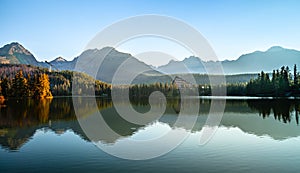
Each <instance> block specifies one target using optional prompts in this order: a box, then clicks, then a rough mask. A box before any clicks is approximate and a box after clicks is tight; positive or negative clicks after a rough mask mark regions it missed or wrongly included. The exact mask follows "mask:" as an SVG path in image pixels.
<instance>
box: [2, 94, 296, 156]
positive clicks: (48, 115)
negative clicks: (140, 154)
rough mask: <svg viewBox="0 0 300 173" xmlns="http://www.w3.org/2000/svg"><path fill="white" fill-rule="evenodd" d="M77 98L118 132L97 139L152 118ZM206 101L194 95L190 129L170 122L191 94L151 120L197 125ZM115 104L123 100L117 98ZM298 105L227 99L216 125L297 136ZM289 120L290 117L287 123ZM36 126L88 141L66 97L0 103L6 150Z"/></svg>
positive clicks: (142, 107)
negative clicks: (133, 118) (134, 118)
mask: <svg viewBox="0 0 300 173" xmlns="http://www.w3.org/2000/svg"><path fill="white" fill-rule="evenodd" d="M77 99H78V103H79V104H78V105H77V106H79V114H80V115H79V117H80V118H89V117H91V116H92V115H93V113H94V112H96V111H98V110H100V111H101V114H102V115H103V118H104V120H105V121H106V123H107V124H108V125H109V126H110V128H111V129H113V130H114V131H115V132H116V133H117V134H119V136H104V137H101V138H99V139H98V140H99V141H101V142H102V143H107V144H113V143H115V142H116V141H118V140H119V139H120V137H122V138H125V137H130V136H132V135H134V134H136V133H138V132H139V131H140V130H143V129H145V128H146V127H147V126H151V125H152V124H153V123H154V122H149V124H147V125H146V126H142V125H136V124H133V123H130V122H127V121H126V120H124V119H123V118H122V117H120V116H119V115H118V113H117V112H116V110H115V109H114V107H113V103H112V102H111V100H109V99H103V98H97V99H96V103H97V106H98V109H91V105H92V104H93V102H94V98H80V97H79V98H77ZM131 103H132V105H133V108H134V109H136V111H138V112H147V111H148V110H149V109H150V107H149V105H148V102H147V100H143V101H141V100H131ZM210 103H211V100H209V99H201V100H200V110H199V116H198V120H197V122H196V125H195V126H194V128H193V129H188V127H189V126H188V125H186V126H185V125H184V124H181V126H180V127H175V126H174V123H175V121H176V120H177V117H178V112H179V111H180V109H189V108H190V107H191V106H193V104H194V102H193V100H192V99H191V100H190V101H187V103H185V106H184V107H182V108H181V106H180V105H181V102H180V100H178V99H170V100H168V105H167V108H166V111H165V114H164V115H163V116H162V117H160V118H159V119H157V120H156V122H159V123H163V124H167V125H168V126H169V127H171V128H173V129H175V128H185V129H186V130H190V131H191V132H198V131H201V129H202V128H203V125H204V123H205V121H206V118H207V115H208V112H209V108H210ZM118 104H124V106H127V105H128V103H126V102H122V101H120V103H118ZM299 110H300V102H299V101H298V100H227V103H226V109H225V115H224V117H223V120H222V122H221V125H220V126H225V127H238V128H240V129H241V130H243V131H244V132H245V133H251V134H255V135H257V136H260V135H268V136H271V137H272V138H273V139H276V140H282V139H287V138H290V137H296V136H300V131H299V129H298V126H295V124H297V125H298V124H299V116H298V115H299ZM272 115H273V117H272ZM188 116H189V115H187V118H188ZM260 117H263V118H260ZM273 120H275V121H273ZM293 121H295V122H296V123H295V124H293V123H292V122H293ZM277 122H278V123H277ZM39 129H49V130H52V131H54V132H55V133H56V134H58V135H59V134H62V133H64V132H66V131H67V130H71V131H73V132H74V133H75V134H77V135H79V136H80V137H81V138H82V139H84V140H86V141H89V139H88V138H87V136H86V135H85V133H84V132H83V131H82V129H81V127H80V125H79V123H78V122H77V117H76V115H75V112H74V109H73V104H72V98H54V99H50V100H47V99H46V100H40V101H37V100H31V99H29V100H21V101H20V100H19V101H18V100H13V99H11V100H8V101H6V102H5V103H4V105H2V106H1V107H0V145H1V146H2V148H5V149H7V150H9V151H17V150H19V149H20V148H21V147H22V146H23V145H24V144H25V143H26V142H27V141H28V140H30V139H31V137H32V136H33V135H34V134H35V132H36V131H37V130H39Z"/></svg>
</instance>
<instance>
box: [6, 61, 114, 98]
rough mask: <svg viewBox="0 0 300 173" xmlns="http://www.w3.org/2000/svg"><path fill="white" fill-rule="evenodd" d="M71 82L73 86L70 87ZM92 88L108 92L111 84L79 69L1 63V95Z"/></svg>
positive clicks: (50, 93) (97, 92)
mask: <svg viewBox="0 0 300 173" xmlns="http://www.w3.org/2000/svg"><path fill="white" fill-rule="evenodd" d="M74 82H76V86H75V87H74V88H72V86H73V83H74ZM72 89H73V90H72ZM91 92H95V95H97V96H110V92H111V85H110V84H108V83H105V82H102V81H99V80H94V79H93V78H92V77H91V76H89V75H87V74H85V73H81V72H73V71H53V72H49V71H48V69H46V68H40V67H34V66H30V65H1V66H0V95H1V96H2V97H4V98H8V97H14V98H25V97H34V98H47V97H52V96H70V95H72V93H74V94H77V95H84V94H85V93H91Z"/></svg>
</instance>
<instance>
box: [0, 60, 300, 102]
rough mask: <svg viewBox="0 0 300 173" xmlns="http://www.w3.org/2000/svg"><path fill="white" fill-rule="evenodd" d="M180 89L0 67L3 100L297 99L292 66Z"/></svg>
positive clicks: (299, 91) (297, 79)
mask: <svg viewBox="0 0 300 173" xmlns="http://www.w3.org/2000/svg"><path fill="white" fill-rule="evenodd" d="M72 86H74V87H72ZM183 88H184V89H183ZM183 88H182V86H181V87H180V89H179V87H178V85H177V84H176V82H174V81H171V82H165V83H163V82H156V83H152V84H135V85H126V86H120V85H115V86H114V87H112V85H111V84H108V83H105V82H103V81H100V80H95V79H94V78H92V77H91V76H89V75H87V74H85V73H81V72H73V71H53V72H49V71H48V70H47V69H45V68H39V67H33V66H30V65H1V66H0V94H1V95H2V96H4V97H5V98H7V97H17V98H24V97H34V98H46V97H51V96H69V95H72V93H73V94H74V95H85V94H87V95H88V94H91V93H92V92H94V94H95V95H96V96H107V97H110V96H111V90H112V89H114V90H115V91H114V92H115V93H116V94H117V95H120V96H122V95H123V94H124V93H126V92H124V91H125V90H129V96H130V97H131V98H147V97H149V96H150V94H151V93H152V92H154V91H160V92H162V93H163V94H164V95H165V96H166V97H179V96H180V92H185V95H193V94H195V93H198V94H199V95H200V96H210V95H211V92H212V90H213V89H215V90H218V89H219V88H222V89H224V88H226V91H227V95H228V96H271V97H287V96H299V95H300V75H299V72H298V71H297V66H296V65H294V69H293V71H292V72H291V70H290V69H289V67H288V66H283V67H281V68H280V69H277V70H273V72H272V73H265V72H264V71H262V72H261V73H259V74H258V76H257V78H255V79H251V80H250V81H249V82H239V83H227V84H222V85H218V86H210V85H208V84H197V85H191V84H188V83H187V84H186V85H185V86H184V87H183ZM195 89H196V91H197V92H195Z"/></svg>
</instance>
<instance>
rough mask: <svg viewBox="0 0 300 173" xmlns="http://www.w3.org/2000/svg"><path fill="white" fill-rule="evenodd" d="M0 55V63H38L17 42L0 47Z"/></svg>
mask: <svg viewBox="0 0 300 173" xmlns="http://www.w3.org/2000/svg"><path fill="white" fill-rule="evenodd" d="M0 57H1V59H0V64H32V65H38V62H37V60H36V59H35V57H34V56H33V55H32V54H31V53H30V52H29V51H28V50H27V49H25V48H24V47H23V46H22V45H21V44H20V43H18V42H12V43H10V44H7V45H4V46H3V47H2V48H0Z"/></svg>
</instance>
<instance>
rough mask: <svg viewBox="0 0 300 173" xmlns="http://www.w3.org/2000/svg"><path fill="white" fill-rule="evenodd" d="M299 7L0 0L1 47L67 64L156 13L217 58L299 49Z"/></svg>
mask: <svg viewBox="0 0 300 173" xmlns="http://www.w3.org/2000/svg"><path fill="white" fill-rule="evenodd" d="M299 7H300V1H297V0H295V1H289V0H287V1H275V0H251V1H249V0H239V1H236V0H226V1H221V0H220V1H199V2H197V1H171V0H165V1H160V0H136V1H133V0H127V1H126V0H107V1H100V0H88V1H83V0H82V1H76V0H72V1H71V0H43V1H40V0H24V1H19V0H0V16H1V27H0V28H1V29H0V45H1V46H3V45H5V44H7V43H10V42H12V41H17V42H20V43H21V44H23V45H24V46H25V47H26V48H28V49H29V50H30V51H31V52H32V53H33V54H34V55H35V56H36V57H37V59H38V60H40V61H44V60H51V59H53V58H55V57H57V56H63V57H64V58H66V59H68V60H71V59H73V58H74V57H75V56H78V55H79V54H80V53H81V52H82V51H83V49H84V48H85V46H86V45H87V43H88V42H89V41H90V40H91V39H92V38H93V37H94V36H95V35H96V34H97V33H98V32H99V31H101V30H102V29H103V28H105V27H106V26H108V25H110V24H112V23H114V22H116V21H119V20H121V19H124V18H128V17H131V16H136V15H142V14H159V15H166V16H172V17H175V18H178V19H180V20H182V21H184V22H186V23H188V24H189V25H191V26H193V27H194V28H196V29H197V30H198V31H199V32H200V33H201V34H202V35H203V36H204V37H205V38H206V39H207V40H208V42H209V43H210V44H211V46H212V47H213V48H214V50H215V52H216V53H217V55H218V57H219V59H220V60H223V59H236V58H238V57H239V56H240V55H241V54H244V53H249V52H252V51H255V50H266V49H268V48H269V47H271V46H274V45H279V46H283V47H286V48H293V49H300V22H299V20H300V12H299ZM145 46H146V45H145ZM122 51H126V50H122ZM130 51H132V50H128V52H130ZM184 56H188V55H186V54H182V55H180V54H179V55H178V57H177V58H178V59H183V58H185V57H184Z"/></svg>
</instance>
